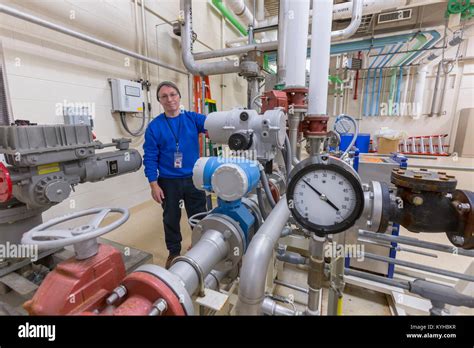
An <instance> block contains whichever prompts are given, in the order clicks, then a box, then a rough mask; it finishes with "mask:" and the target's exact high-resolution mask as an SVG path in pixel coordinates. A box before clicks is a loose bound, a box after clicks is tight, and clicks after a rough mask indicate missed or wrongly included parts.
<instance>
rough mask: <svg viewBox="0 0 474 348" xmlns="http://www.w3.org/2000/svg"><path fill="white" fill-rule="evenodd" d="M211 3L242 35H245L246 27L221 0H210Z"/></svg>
mask: <svg viewBox="0 0 474 348" xmlns="http://www.w3.org/2000/svg"><path fill="white" fill-rule="evenodd" d="M212 4H213V5H214V6H215V7H216V8H217V9H218V10H219V12H220V13H221V14H222V16H223V17H224V18H226V19H227V20H229V22H230V23H232V25H233V26H234V27H235V28H236V29H237V30H238V31H239V32H240V33H241V34H242V35H243V36H247V29H246V28H245V27H244V26H243V25H242V24H240V22H239V21H238V20H237V19H236V18H235V17H234V16H233V15H232V13H231V12H230V11H229V9H228V8H227V7H226V6H225V5H224V4H223V3H222V0H212Z"/></svg>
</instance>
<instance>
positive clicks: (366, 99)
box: [362, 47, 384, 116]
mask: <svg viewBox="0 0 474 348" xmlns="http://www.w3.org/2000/svg"><path fill="white" fill-rule="evenodd" d="M383 50H384V47H382V48H380V50H379V54H380V53H381V52H382V51H383ZM376 61H377V58H376V59H374V60H373V61H372V63H370V65H369V68H368V69H367V74H366V75H365V86H364V100H363V103H362V104H363V112H362V115H364V116H367V102H368V97H367V95H368V92H369V83H370V70H371V69H372V67H373V66H374V64H375V62H376Z"/></svg>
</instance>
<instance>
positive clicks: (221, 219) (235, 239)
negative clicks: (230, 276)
mask: <svg viewBox="0 0 474 348" xmlns="http://www.w3.org/2000/svg"><path fill="white" fill-rule="evenodd" d="M208 230H214V231H217V232H220V233H222V234H223V236H224V240H225V241H226V242H227V243H228V244H229V253H228V255H227V257H226V258H224V260H222V261H221V262H219V263H218V264H217V265H216V266H215V267H214V269H215V270H218V271H221V272H227V271H230V270H231V269H232V268H234V267H235V266H236V265H237V264H238V263H239V262H240V260H241V259H242V256H243V254H244V250H245V247H246V243H245V235H244V232H243V231H242V229H241V228H240V226H239V225H238V223H237V222H236V221H234V220H233V219H231V218H230V217H228V216H226V215H223V214H209V215H208V216H206V217H205V218H204V219H202V220H201V221H199V223H198V224H197V225H196V226H195V227H194V228H193V235H192V243H193V245H196V244H197V242H199V240H200V239H201V237H202V235H203V234H204V233H205V232H206V231H208Z"/></svg>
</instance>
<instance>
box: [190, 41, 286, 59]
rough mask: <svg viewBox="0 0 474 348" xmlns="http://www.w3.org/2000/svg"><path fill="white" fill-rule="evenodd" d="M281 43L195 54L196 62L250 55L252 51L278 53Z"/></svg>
mask: <svg viewBox="0 0 474 348" xmlns="http://www.w3.org/2000/svg"><path fill="white" fill-rule="evenodd" d="M278 46H279V43H278V41H271V42H264V43H255V44H250V45H243V46H237V47H230V48H223V49H219V50H213V51H209V52H199V53H194V54H193V55H194V59H195V60H202V59H211V58H218V57H226V56H235V55H240V54H244V53H248V52H250V51H262V52H270V51H276V50H277V49H278Z"/></svg>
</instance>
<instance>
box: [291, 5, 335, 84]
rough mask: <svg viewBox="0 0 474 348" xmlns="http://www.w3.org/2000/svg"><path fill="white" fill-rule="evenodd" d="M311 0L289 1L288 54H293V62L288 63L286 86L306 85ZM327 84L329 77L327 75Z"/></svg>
mask: <svg viewBox="0 0 474 348" xmlns="http://www.w3.org/2000/svg"><path fill="white" fill-rule="evenodd" d="M309 5H310V0H299V1H289V2H288V18H285V20H286V21H287V24H286V29H287V32H286V37H287V38H288V40H286V47H285V51H286V54H291V64H288V63H287V64H286V81H285V86H286V87H304V86H305V85H306V53H307V50H308V25H309ZM326 85H327V77H326Z"/></svg>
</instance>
